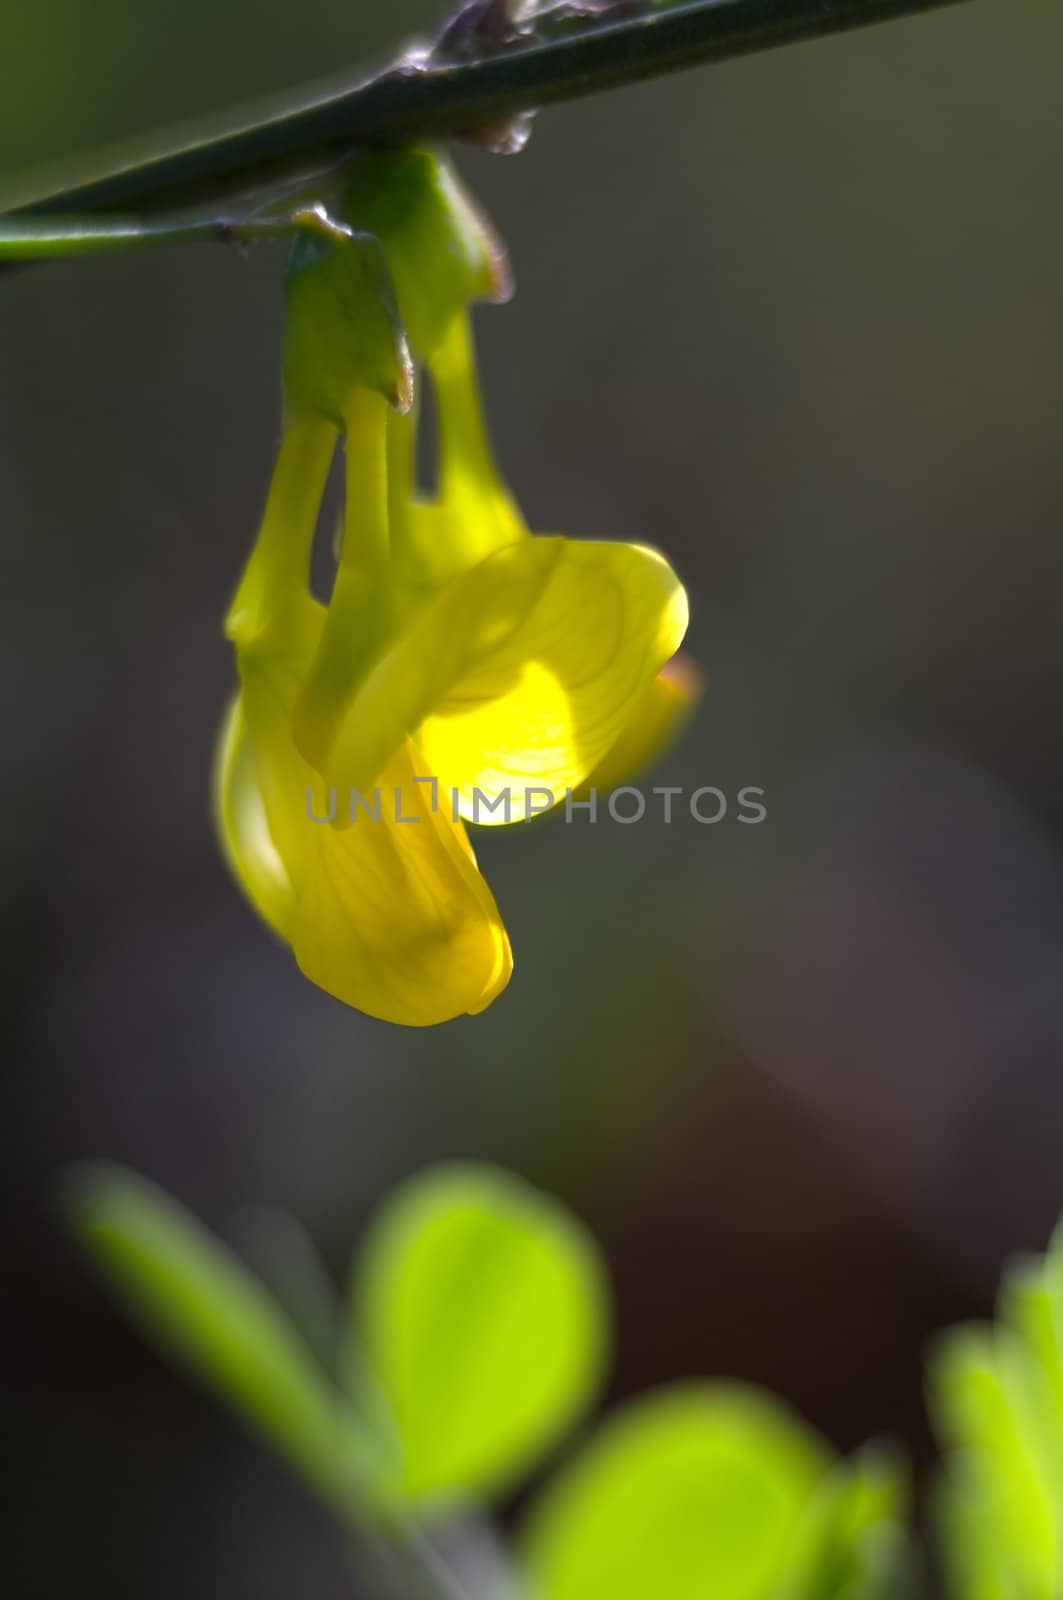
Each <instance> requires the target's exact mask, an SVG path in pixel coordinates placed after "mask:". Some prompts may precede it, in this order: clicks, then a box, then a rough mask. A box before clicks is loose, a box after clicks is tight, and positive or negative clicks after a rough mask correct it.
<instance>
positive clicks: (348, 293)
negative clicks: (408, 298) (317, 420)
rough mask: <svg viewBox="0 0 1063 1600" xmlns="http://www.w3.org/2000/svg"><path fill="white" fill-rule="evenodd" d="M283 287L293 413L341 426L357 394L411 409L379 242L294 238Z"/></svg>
mask: <svg viewBox="0 0 1063 1600" xmlns="http://www.w3.org/2000/svg"><path fill="white" fill-rule="evenodd" d="M285 288H286V300H287V318H286V326H285V336H284V396H285V401H286V403H287V406H288V409H289V410H290V411H291V412H293V413H294V414H295V415H297V416H304V415H308V414H309V415H318V416H324V417H327V418H328V420H329V421H330V422H332V423H334V424H335V425H336V426H337V427H342V426H343V420H344V415H345V412H346V410H347V406H348V403H349V401H350V397H351V394H352V393H353V391H354V390H356V389H371V390H373V391H374V392H375V393H377V394H382V395H383V396H384V398H385V399H386V400H387V401H388V402H389V403H390V404H391V405H392V406H394V407H395V408H396V410H398V411H408V410H409V408H410V405H411V404H412V401H413V363H412V362H411V360H410V351H409V346H408V344H407V341H406V330H405V328H404V326H403V321H402V317H401V316H400V314H399V303H398V301H397V299H396V296H395V287H394V284H393V283H392V279H391V274H390V272H389V270H388V258H387V256H386V254H385V252H384V248H383V246H382V245H381V243H380V240H379V239H376V238H374V237H373V236H372V234H368V233H357V232H352V233H351V234H350V237H349V238H346V239H337V238H335V237H331V238H323V237H321V236H320V235H318V234H316V233H312V232H309V231H308V232H305V233H301V234H299V235H298V236H297V237H296V240H295V243H294V244H293V245H292V250H291V254H290V256H289V259H288V274H287V280H286V285H285Z"/></svg>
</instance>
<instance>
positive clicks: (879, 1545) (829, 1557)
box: [773, 1445, 912, 1600]
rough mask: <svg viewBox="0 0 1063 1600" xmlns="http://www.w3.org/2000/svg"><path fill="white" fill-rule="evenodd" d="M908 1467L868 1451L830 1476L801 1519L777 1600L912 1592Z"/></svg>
mask: <svg viewBox="0 0 1063 1600" xmlns="http://www.w3.org/2000/svg"><path fill="white" fill-rule="evenodd" d="M907 1509H908V1482H907V1474H906V1472H905V1470H904V1467H903V1464H902V1463H901V1461H900V1460H899V1459H898V1458H897V1456H896V1455H895V1454H894V1453H893V1452H892V1451H889V1450H887V1449H885V1448H884V1447H883V1446H881V1445H868V1446H866V1447H865V1448H864V1449H863V1450H861V1451H860V1453H859V1454H858V1455H857V1456H856V1457H855V1458H854V1459H853V1460H852V1461H844V1462H840V1463H839V1464H838V1466H836V1467H835V1468H834V1470H833V1471H832V1472H831V1473H829V1474H828V1476H827V1478H826V1479H825V1480H824V1482H823V1484H822V1485H821V1486H820V1488H819V1489H818V1490H817V1492H816V1494H815V1495H814V1497H813V1499H812V1502H811V1504H810V1505H809V1506H808V1508H807V1509H806V1510H805V1512H804V1513H803V1514H802V1516H801V1518H800V1521H799V1524H798V1529H797V1533H796V1536H795V1538H794V1540H793V1542H792V1544H791V1546H790V1549H789V1550H788V1552H787V1555H786V1559H785V1562H784V1567H785V1574H786V1575H785V1577H784V1580H783V1582H782V1585H781V1587H780V1588H779V1589H778V1590H774V1591H773V1600H884V1597H886V1596H891V1595H894V1594H896V1593H899V1592H900V1589H901V1586H902V1584H903V1585H904V1590H905V1593H907V1594H910V1593H911V1583H910V1568H911V1561H912V1551H911V1547H910V1543H909V1539H908V1531H907V1527H906V1524H905V1517H906V1514H907Z"/></svg>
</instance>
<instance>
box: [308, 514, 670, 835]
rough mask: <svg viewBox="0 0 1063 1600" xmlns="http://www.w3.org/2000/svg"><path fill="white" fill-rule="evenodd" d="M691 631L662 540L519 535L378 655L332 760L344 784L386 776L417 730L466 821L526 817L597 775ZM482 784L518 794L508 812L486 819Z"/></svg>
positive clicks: (334, 776) (492, 793) (489, 790)
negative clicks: (655, 546)
mask: <svg viewBox="0 0 1063 1600" xmlns="http://www.w3.org/2000/svg"><path fill="white" fill-rule="evenodd" d="M686 625H687V600H686V594H685V592H684V590H683V588H682V585H681V584H680V583H679V580H678V579H677V578H676V576H675V574H674V573H673V571H672V569H671V567H669V565H668V563H667V562H666V561H665V560H664V558H663V557H662V556H660V555H659V554H658V553H657V552H656V551H654V550H650V549H648V548H646V547H645V546H642V545H630V544H607V543H596V542H592V541H585V540H573V539H562V538H553V537H551V538H541V537H537V538H531V539H524V540H521V541H520V542H519V543H516V544H511V545H508V546H506V547H505V548H503V549H501V550H499V551H497V552H496V553H495V554H494V555H492V556H490V557H488V559H487V560H485V561H482V562H480V563H479V564H478V565H477V566H475V567H473V568H471V569H470V570H469V571H467V572H464V573H462V574H460V575H459V576H458V577H457V578H455V579H454V580H453V581H452V582H451V583H450V584H448V585H447V586H446V588H445V589H443V591H442V592H441V593H440V594H438V595H437V596H436V597H435V599H434V600H432V601H430V602H429V603H428V604H426V605H425V606H424V607H423V608H422V609H421V610H420V611H419V612H418V613H416V614H415V616H414V617H413V618H412V620H411V623H410V625H409V627H408V628H407V629H406V631H405V632H404V633H403V634H402V635H401V636H400V637H399V638H398V639H397V640H396V642H395V644H394V646H393V647H392V649H391V650H390V651H389V652H388V653H387V654H386V655H385V656H384V658H383V659H382V660H381V661H380V662H379V663H378V665H377V667H376V668H375V669H374V671H373V672H372V674H371V675H370V677H369V678H368V679H367V681H366V682H365V684H364V685H363V687H362V689H361V691H360V692H359V693H358V694H357V695H356V696H355V698H354V700H353V701H352V703H351V705H350V706H349V708H348V710H347V713H346V715H345V717H344V719H343V721H342V723H341V725H340V728H339V731H338V734H337V737H336V740H335V742H334V744H333V746H332V750H331V752H330V753H329V755H328V758H327V762H326V766H327V770H328V771H329V773H330V775H331V781H334V782H337V783H342V784H343V785H344V786H346V785H348V784H353V785H354V786H355V787H356V788H362V787H363V786H364V785H365V784H366V783H370V782H373V781H374V774H375V773H376V772H378V771H379V770H380V769H381V768H382V767H383V766H384V765H385V764H386V762H387V761H388V760H390V758H391V755H392V753H393V752H394V751H395V750H396V749H397V748H398V746H399V745H400V744H401V742H402V741H403V739H404V738H405V737H406V736H407V735H413V736H414V737H415V738H416V741H417V744H418V747H419V749H420V750H421V753H422V755H423V756H424V758H425V761H426V763H427V770H429V771H431V772H437V773H438V774H439V777H440V779H441V781H442V782H443V783H445V784H446V785H447V786H448V787H452V788H453V789H454V790H456V791H457V800H458V808H459V810H460V813H461V815H462V816H464V817H473V818H475V819H476V820H480V821H495V822H503V821H513V822H516V821H520V820H522V819H523V817H524V816H526V815H528V814H529V813H532V812H534V811H536V810H541V809H545V806H544V802H543V795H544V793H545V794H548V795H549V796H550V803H556V802H558V801H560V800H562V799H563V798H564V795H565V791H566V789H567V788H570V787H571V788H575V787H576V786H577V785H578V784H580V783H581V782H582V781H583V780H584V779H585V778H586V777H587V775H588V774H589V773H590V772H591V771H593V769H594V768H595V767H596V766H597V764H598V763H599V762H600V761H601V760H602V759H603V757H604V756H605V755H606V753H607V751H608V750H609V749H610V748H611V746H613V745H614V744H615V743H616V741H617V739H618V738H619V737H620V734H621V733H622V731H623V729H624V727H625V725H626V723H627V721H628V718H629V717H630V715H631V713H632V708H633V706H634V705H635V703H636V702H637V700H638V697H639V696H640V695H641V694H642V693H643V691H644V690H645V688H646V686H647V684H648V683H650V682H651V681H652V679H653V677H654V676H655V674H656V673H657V672H658V670H659V669H660V667H661V666H662V665H663V664H664V662H665V661H667V660H668V659H669V658H670V657H671V656H672V655H673V654H674V652H675V650H676V649H677V647H678V645H679V643H680V640H681V639H682V637H683V634H684V632H685V631H686ZM476 791H480V792H481V795H486V796H488V797H489V798H490V799H492V800H497V798H498V797H499V796H501V795H505V794H508V796H509V800H510V804H509V808H508V814H507V813H506V809H505V808H500V810H499V811H498V812H496V813H495V814H494V815H493V816H492V815H489V814H488V815H485V814H483V805H482V799H481V800H479V801H478V800H477V795H476ZM528 791H538V796H537V797H536V798H533V797H532V795H531V794H529V792H528Z"/></svg>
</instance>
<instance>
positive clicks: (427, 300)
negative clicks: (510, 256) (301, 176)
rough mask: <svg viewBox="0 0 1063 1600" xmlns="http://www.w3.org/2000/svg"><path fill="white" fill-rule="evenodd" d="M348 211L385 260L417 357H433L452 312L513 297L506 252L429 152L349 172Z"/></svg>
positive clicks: (366, 159)
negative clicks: (376, 241)
mask: <svg viewBox="0 0 1063 1600" xmlns="http://www.w3.org/2000/svg"><path fill="white" fill-rule="evenodd" d="M345 211H346V215H347V217H348V218H349V219H350V221H351V223H352V225H353V226H354V227H356V228H360V229H365V230H366V231H367V232H368V233H371V234H373V235H374V236H375V237H376V238H377V239H379V240H380V242H381V244H382V245H383V247H384V250H385V252H386V253H387V258H388V265H389V266H390V268H391V273H392V276H393V278H394V282H395V288H396V291H397V293H398V298H399V305H400V307H401V308H402V315H403V318H404V319H405V323H406V327H407V330H408V332H409V337H410V344H411V346H412V347H413V351H414V354H415V355H416V356H417V357H418V358H419V359H421V360H424V359H426V358H427V357H429V356H431V355H432V353H433V351H434V350H435V349H436V347H437V346H438V344H439V343H440V341H441V340H442V339H443V337H444V335H445V334H446V332H447V329H448V328H449V326H450V322H451V320H452V318H453V317H454V314H455V312H457V311H458V310H460V309H461V308H463V307H464V306H466V305H468V304H469V302H470V301H472V300H482V299H488V300H507V299H508V298H509V296H510V293H511V292H512V283H511V278H510V272H509V263H508V260H507V257H506V252H505V247H504V245H503V244H502V242H501V240H500V239H499V238H498V237H497V235H496V234H495V233H494V231H493V229H492V228H491V226H490V224H489V223H488V222H487V220H486V218H485V217H484V216H483V215H482V213H481V212H480V210H479V208H478V207H477V205H476V204H475V202H474V201H473V199H472V198H471V196H470V195H469V194H468V193H467V192H466V190H465V189H464V187H463V186H462V184H461V183H460V181H459V179H458V176H457V174H456V173H455V171H454V169H453V167H452V166H451V165H450V163H449V162H448V161H446V160H444V159H443V158H442V157H441V156H439V155H437V154H436V153H435V152H434V151H431V150H400V151H394V152H374V153H367V154H365V155H363V156H361V157H359V158H358V160H357V161H356V162H355V163H354V165H353V167H352V168H351V169H350V178H349V184H348V188H347V193H346V201H345Z"/></svg>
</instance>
